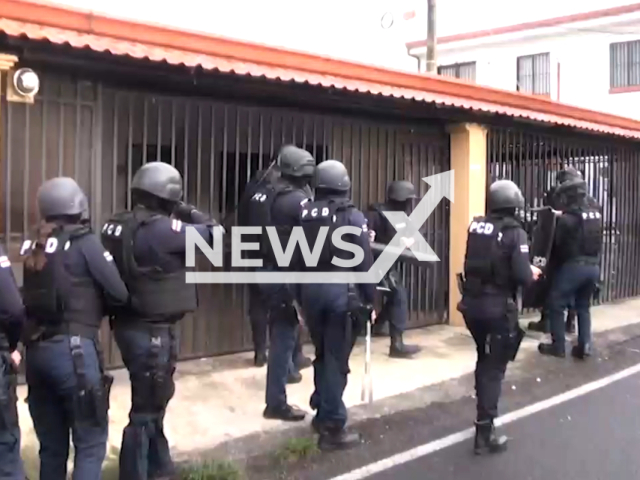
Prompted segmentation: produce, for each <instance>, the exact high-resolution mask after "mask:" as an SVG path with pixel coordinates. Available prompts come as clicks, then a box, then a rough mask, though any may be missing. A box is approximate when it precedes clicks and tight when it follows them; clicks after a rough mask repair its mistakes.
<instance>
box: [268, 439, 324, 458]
mask: <svg viewBox="0 0 640 480" xmlns="http://www.w3.org/2000/svg"><path fill="white" fill-rule="evenodd" d="M318 452H319V450H318V446H317V445H316V442H315V441H314V440H313V439H312V438H306V437H305V438H292V439H290V440H287V442H286V443H285V444H284V445H283V446H282V448H281V449H280V450H278V452H276V457H277V458H278V459H279V460H280V461H281V462H287V463H289V462H297V461H299V460H302V459H303V458H309V457H311V456H313V455H315V454H317V453H318Z"/></svg>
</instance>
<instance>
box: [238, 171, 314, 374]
mask: <svg viewBox="0 0 640 480" xmlns="http://www.w3.org/2000/svg"><path fill="white" fill-rule="evenodd" d="M279 173H280V172H279V170H278V166H277V165H272V166H271V167H270V168H268V169H267V170H259V171H257V172H256V173H255V174H254V175H253V179H252V180H251V181H250V182H249V183H248V184H247V186H246V189H245V192H244V194H243V195H242V199H241V201H240V205H239V206H238V225H240V226H248V227H255V226H259V227H264V226H266V225H263V224H265V212H264V202H265V199H267V198H269V197H271V196H273V195H274V194H276V188H277V184H278V176H279ZM244 239H245V240H244V241H245V242H247V243H258V244H259V243H260V235H259V234H255V235H252V234H247V235H245V236H244ZM242 253H243V255H244V257H243V258H247V259H254V260H255V259H263V256H264V255H263V253H264V252H262V251H261V250H243V252H242ZM248 289H249V320H250V323H251V333H252V335H253V346H254V360H253V361H254V365H255V366H256V367H263V366H264V365H265V364H266V363H267V328H268V325H269V315H268V308H267V307H268V305H269V298H268V296H267V297H264V296H263V291H268V290H269V288H268V286H266V285H262V286H261V285H258V284H255V283H250V284H249V285H248ZM310 366H311V360H310V359H309V358H307V357H305V356H304V355H303V353H302V339H301V336H300V329H298V334H297V335H296V345H295V348H294V350H293V354H292V358H291V362H290V364H289V376H288V379H287V383H298V382H300V381H301V380H302V376H301V375H300V373H299V372H300V370H303V369H305V368H309V367H310Z"/></svg>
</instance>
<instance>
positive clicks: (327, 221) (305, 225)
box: [300, 199, 355, 271]
mask: <svg viewBox="0 0 640 480" xmlns="http://www.w3.org/2000/svg"><path fill="white" fill-rule="evenodd" d="M353 208H355V206H354V205H353V204H352V203H351V201H350V200H348V199H340V200H335V199H330V200H317V201H315V202H309V203H307V204H305V205H304V208H303V209H302V212H300V222H301V223H302V229H303V231H304V236H305V238H306V239H307V244H308V245H309V248H310V250H311V251H312V252H313V250H314V246H315V245H316V242H317V241H318V237H320V232H321V231H322V230H325V231H326V232H327V234H326V236H324V235H323V236H322V237H320V239H321V240H323V243H322V250H321V252H320V257H319V259H318V265H317V266H313V265H304V267H305V268H306V269H307V270H317V271H332V270H339V269H340V268H339V267H338V266H336V265H334V264H332V263H331V260H332V259H333V257H334V256H335V255H336V253H337V252H338V251H340V249H338V248H336V247H335V246H334V245H333V242H332V241H331V237H332V235H333V232H335V231H336V229H338V228H340V227H343V226H345V225H346V222H345V218H346V216H348V215H349V211H350V210H351V209H353ZM302 261H304V260H303V259H302Z"/></svg>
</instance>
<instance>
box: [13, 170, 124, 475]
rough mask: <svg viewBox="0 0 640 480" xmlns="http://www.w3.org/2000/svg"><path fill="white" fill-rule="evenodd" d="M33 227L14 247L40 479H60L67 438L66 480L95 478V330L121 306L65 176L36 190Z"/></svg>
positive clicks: (102, 406) (119, 292) (102, 378)
mask: <svg viewBox="0 0 640 480" xmlns="http://www.w3.org/2000/svg"><path fill="white" fill-rule="evenodd" d="M37 202H38V209H39V211H40V217H41V219H42V220H41V223H40V224H39V225H38V226H37V227H36V229H35V230H36V231H35V236H33V237H31V238H30V239H28V240H25V241H24V243H23V244H22V247H21V249H20V254H21V256H23V257H24V259H25V260H24V285H23V297H24V304H25V307H26V314H27V324H26V327H25V331H24V335H23V341H24V343H25V345H26V348H27V359H26V378H27V384H28V387H29V394H28V404H29V410H30V412H31V417H32V419H33V425H34V428H35V431H36V434H37V436H38V440H39V442H40V479H41V480H47V479H51V480H59V479H61V478H67V460H68V457H69V433H71V437H72V441H73V445H74V450H75V460H74V469H73V479H74V480H92V479H93V480H99V479H100V478H102V474H101V471H102V462H103V460H104V457H105V454H106V442H107V434H108V409H109V391H110V388H111V383H112V381H113V379H112V377H110V376H109V375H107V374H105V371H104V365H103V360H102V355H101V351H100V348H99V344H98V332H99V329H100V323H101V321H102V318H103V317H104V315H105V314H106V313H107V312H108V311H109V309H110V308H113V307H121V306H123V305H125V304H126V303H127V300H128V296H129V295H128V292H127V288H126V287H125V284H124V283H123V281H122V279H121V278H120V275H119V274H118V270H117V268H116V266H115V264H114V262H113V258H112V256H111V254H110V253H109V252H108V251H106V250H105V249H104V248H103V246H102V245H101V243H100V240H99V238H98V237H97V236H96V235H95V234H93V232H92V231H91V228H90V227H88V226H86V225H83V224H81V217H82V212H83V210H84V209H85V208H86V204H87V202H86V197H85V195H84V193H83V192H82V190H81V189H80V187H79V186H78V184H77V183H76V182H75V181H74V180H73V179H71V178H68V177H57V178H53V179H51V180H47V181H46V182H45V183H44V184H42V186H41V187H40V189H39V190H38V193H37Z"/></svg>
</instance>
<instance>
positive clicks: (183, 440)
mask: <svg viewBox="0 0 640 480" xmlns="http://www.w3.org/2000/svg"><path fill="white" fill-rule="evenodd" d="M639 309H640V300H631V301H627V302H624V303H620V304H616V305H607V306H601V307H594V308H593V309H592V312H593V330H594V332H604V331H610V330H614V329H616V328H619V327H624V326H627V325H631V324H634V323H639V322H640V315H639V314H638V311H639ZM522 321H523V322H526V321H527V319H523V320H522ZM406 337H407V338H406V340H407V342H410V343H415V344H419V345H421V346H422V347H423V351H422V352H421V354H420V355H419V356H418V357H417V358H415V359H414V360H394V359H390V358H389V357H388V355H387V353H388V348H389V339H388V338H376V339H374V341H373V355H372V359H373V369H372V372H373V377H374V399H375V400H376V401H375V402H374V404H373V405H367V406H363V407H361V408H356V409H353V410H352V414H351V420H352V421H357V420H358V419H362V418H367V417H375V416H380V415H385V414H389V413H393V412H395V411H399V410H403V409H409V408H416V404H415V403H416V401H418V402H422V401H424V403H425V404H426V403H428V402H429V401H430V400H429V399H427V398H425V399H424V400H422V399H420V398H418V399H416V398H413V397H412V396H410V395H409V396H407V395H402V394H405V393H407V392H412V391H415V390H418V389H421V388H423V387H427V386H429V385H435V384H439V383H441V382H445V381H447V380H452V379H456V378H459V377H462V376H463V375H466V374H469V373H471V372H472V371H473V369H474V364H475V347H474V344H473V341H472V340H471V337H470V336H469V334H468V332H467V331H466V330H465V329H463V328H456V327H449V326H437V327H430V328H426V329H421V330H414V331H410V332H407V335H406ZM539 339H540V336H539V335H531V336H528V337H527V338H526V339H525V341H524V342H523V345H522V349H521V353H520V357H519V360H520V359H522V358H523V357H525V356H527V355H533V354H537V353H536V346H537V343H538V341H539ZM596 347H597V345H596ZM306 353H307V354H308V355H310V356H313V349H312V348H310V347H307V349H306ZM252 360H253V355H252V354H250V353H245V354H238V355H230V356H226V357H218V358H214V359H203V360H196V361H189V362H184V363H180V364H179V366H178V374H177V388H176V396H175V398H174V399H173V401H172V402H171V405H170V407H169V411H168V414H167V420H166V433H167V437H168V438H169V441H170V443H171V445H172V448H173V451H174V452H175V456H176V458H178V459H179V458H185V457H188V456H191V455H193V454H197V453H198V452H202V451H212V450H217V451H218V452H223V453H224V455H225V456H230V457H243V456H245V455H248V454H257V453H263V451H264V450H265V449H268V448H269V446H268V445H269V442H268V441H265V440H268V439H269V438H280V437H281V435H273V434H274V433H276V432H279V433H281V434H285V431H286V430H294V429H296V427H299V425H295V424H287V423H283V422H279V421H269V420H264V419H263V418H262V410H263V408H264V390H265V376H266V367H265V368H261V369H258V368H255V367H254V366H253V364H252ZM351 370H352V373H351V375H350V377H349V384H348V386H347V390H346V392H345V402H346V404H347V406H349V407H354V406H357V405H360V404H361V401H360V392H361V385H362V380H363V374H364V346H363V342H362V341H359V342H358V344H357V345H356V348H355V350H354V353H353V355H352V357H351ZM114 375H115V383H114V386H113V390H112V393H111V410H110V433H109V443H110V451H111V452H112V453H111V455H113V456H115V455H117V450H118V449H119V445H120V439H121V436H122V429H123V428H124V426H125V425H126V423H127V420H128V411H129V405H130V387H129V382H128V376H127V372H126V371H124V370H118V371H116V372H114ZM514 375H515V376H517V375H518V362H516V363H515V364H513V366H512V367H510V372H509V376H514ZM303 377H304V379H303V382H302V383H300V384H298V385H292V386H289V388H288V393H289V399H290V403H292V404H295V405H298V406H300V407H302V408H305V409H307V410H309V408H308V403H309V396H310V395H311V392H312V389H313V377H312V370H311V369H308V370H304V371H303ZM461 388H464V389H468V388H469V386H468V385H464V387H461ZM463 393H464V394H466V395H468V394H470V393H472V392H471V391H465V392H463ZM25 396H26V387H24V386H23V387H20V390H19V397H20V400H23V399H24V398H25ZM391 397H395V398H394V399H391ZM409 397H412V398H411V399H409ZM383 399H387V400H389V401H384V402H382V401H381V400H383ZM19 408H20V423H21V427H22V432H23V450H24V452H25V456H26V457H33V456H34V454H35V452H36V451H37V440H36V438H35V435H34V433H33V425H32V423H31V418H30V416H29V411H28V408H27V405H26V404H25V403H24V402H22V401H20V402H19ZM309 412H310V410H309ZM310 419H311V415H310V416H309V420H310ZM249 437H251V438H253V439H254V441H253V442H252V443H251V444H248V443H246V442H243V441H242V440H243V439H246V438H249ZM256 440H257V441H256ZM261 450H262V451H261Z"/></svg>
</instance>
